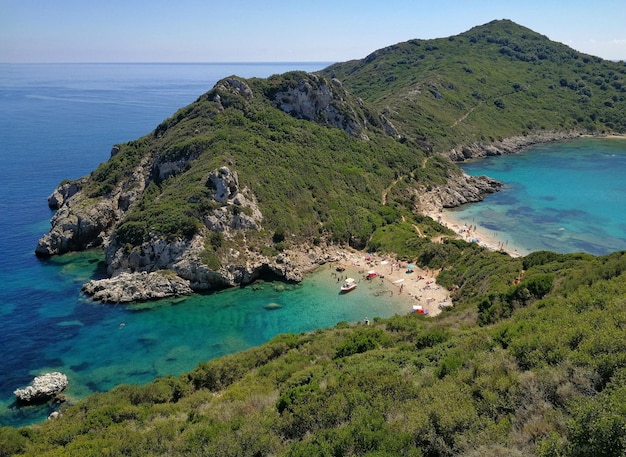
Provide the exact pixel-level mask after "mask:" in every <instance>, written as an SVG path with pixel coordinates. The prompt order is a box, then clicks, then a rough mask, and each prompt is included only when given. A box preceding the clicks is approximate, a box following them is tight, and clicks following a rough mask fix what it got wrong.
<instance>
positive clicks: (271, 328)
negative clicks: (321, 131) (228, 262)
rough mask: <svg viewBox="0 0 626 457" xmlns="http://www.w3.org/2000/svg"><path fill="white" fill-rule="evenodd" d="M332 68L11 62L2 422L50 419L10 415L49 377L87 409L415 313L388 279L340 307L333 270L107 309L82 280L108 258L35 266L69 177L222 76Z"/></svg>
mask: <svg viewBox="0 0 626 457" xmlns="http://www.w3.org/2000/svg"><path fill="white" fill-rule="evenodd" d="M327 65H328V63H280V64H279V63H271V64H171V65H169V64H136V65H129V64H81V65H74V64H66V65H4V64H0V155H1V156H0V158H1V163H2V166H1V167H0V183H2V188H3V189H4V191H3V192H4V197H3V198H2V199H0V213H1V214H2V217H0V252H1V253H2V259H3V260H2V262H0V322H1V325H2V329H1V331H0V348H2V357H0V425H13V426H19V425H25V424H29V423H33V422H36V421H40V420H43V419H44V418H45V417H46V416H47V415H48V413H49V412H50V411H51V410H52V408H54V406H50V405H46V406H40V407H28V408H16V407H15V405H14V404H13V403H14V401H13V400H14V397H13V391H14V390H15V389H16V388H22V387H25V386H26V385H28V383H29V382H30V381H31V380H32V378H33V377H34V376H36V375H38V374H41V373H44V372H48V371H53V370H54V371H57V370H58V371H62V372H63V373H66V374H67V375H68V377H69V381H70V385H69V387H68V389H67V391H66V393H67V395H68V396H69V397H70V398H74V399H78V398H81V397H84V396H86V395H88V394H90V393H93V392H98V391H104V390H107V389H110V388H112V387H113V386H115V385H117V384H121V383H138V384H142V383H146V382H149V381H150V380H152V379H154V378H155V377H157V376H162V375H168V374H174V375H177V374H179V373H181V372H187V371H190V370H192V369H193V368H194V367H195V366H196V365H197V364H198V363H200V362H202V361H206V360H210V359H212V358H215V357H217V356H221V355H224V354H229V353H233V352H236V351H240V350H242V349H246V348H249V347H251V346H255V345H259V344H261V343H263V342H265V341H267V340H269V339H271V338H272V337H274V336H275V335H277V334H279V333H288V332H295V333H299V332H306V331H312V330H314V329H317V328H324V327H330V326H333V325H335V324H336V323H337V322H340V321H350V322H353V321H358V320H361V319H363V318H364V317H365V316H369V317H370V318H373V317H376V316H379V317H386V316H391V315H394V314H396V313H405V312H407V311H408V310H407V309H406V302H404V301H401V300H400V299H399V297H396V298H395V299H394V298H391V297H390V293H389V291H388V290H387V289H385V285H384V284H381V283H378V282H376V283H370V284H367V285H365V284H363V285H361V286H360V287H359V288H358V289H357V290H355V291H354V292H351V293H350V294H348V295H343V296H340V295H339V294H338V290H339V284H338V283H337V278H336V277H334V276H333V273H334V271H333V270H332V269H330V268H328V267H323V268H320V270H319V271H318V272H316V273H314V274H312V275H311V276H309V277H307V278H306V280H305V281H304V283H303V284H301V285H285V284H273V283H264V284H260V285H255V287H247V288H242V289H233V290H227V291H222V292H219V293H214V294H205V295H195V296H192V297H190V298H187V299H178V300H165V301H161V302H154V303H144V304H141V305H136V306H112V305H102V304H99V303H94V302H92V301H90V300H88V299H86V298H85V297H84V296H82V295H81V293H80V287H81V285H82V284H83V283H84V282H86V281H88V280H89V279H90V278H93V277H98V276H99V275H102V271H100V270H99V267H98V266H99V265H100V262H101V260H102V255H101V253H100V252H97V251H95V252H88V253H81V254H71V255H64V256H61V257H56V258H53V259H50V260H40V259H37V258H36V257H35V255H34V249H35V247H36V245H37V240H38V238H39V237H40V236H41V235H42V234H43V233H45V232H47V231H48V229H49V221H50V218H51V216H52V215H53V212H52V211H50V210H49V209H48V206H47V197H48V195H49V194H50V193H51V192H52V191H53V190H54V188H55V187H56V186H57V184H58V183H59V182H61V181H62V180H63V179H66V178H69V179H74V178H78V177H80V176H83V175H85V174H88V173H89V172H90V171H91V170H93V169H94V168H95V167H96V166H97V165H98V164H99V163H101V162H104V161H106V160H107V159H108V158H109V154H110V151H111V147H112V146H113V145H114V144H115V143H119V142H124V141H129V140H133V139H136V138H138V137H140V136H142V135H145V134H147V133H149V132H151V131H152V130H153V129H154V128H155V127H156V126H157V125H158V124H159V123H160V122H161V121H162V120H164V119H165V118H167V117H169V116H170V115H172V114H174V112H175V111H176V110H177V109H178V108H180V107H183V106H185V105H187V104H189V103H191V102H193V101H194V100H196V99H197V98H198V97H199V96H200V95H202V94H203V93H205V92H206V91H208V90H210V89H211V88H212V87H213V85H214V84H215V83H216V82H217V81H218V80H219V79H221V78H223V77H226V76H230V75H233V74H236V75H239V76H242V77H253V76H254V77H267V76H269V75H272V74H276V73H283V72H286V71H289V70H306V71H315V70H319V69H322V68H324V67H326V66H327ZM355 273H356V272H355ZM269 304H274V305H273V306H271V307H269V308H270V309H267V308H266V307H267V305H269ZM276 305H278V306H276ZM121 323H124V324H125V325H124V326H120V324H121Z"/></svg>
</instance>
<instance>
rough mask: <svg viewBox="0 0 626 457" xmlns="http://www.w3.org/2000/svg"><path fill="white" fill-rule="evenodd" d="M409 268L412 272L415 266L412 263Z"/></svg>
mask: <svg viewBox="0 0 626 457" xmlns="http://www.w3.org/2000/svg"><path fill="white" fill-rule="evenodd" d="M407 268H408V269H409V270H412V269H413V268H415V265H413V264H412V263H410V264H408V266H407Z"/></svg>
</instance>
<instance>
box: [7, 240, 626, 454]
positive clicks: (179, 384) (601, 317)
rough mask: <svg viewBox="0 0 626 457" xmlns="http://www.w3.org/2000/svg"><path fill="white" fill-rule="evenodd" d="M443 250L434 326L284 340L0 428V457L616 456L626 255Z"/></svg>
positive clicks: (625, 444) (345, 329)
mask: <svg viewBox="0 0 626 457" xmlns="http://www.w3.org/2000/svg"><path fill="white" fill-rule="evenodd" d="M447 250H448V254H447V255H446V256H445V257H442V259H443V260H444V261H445V262H449V263H448V264H447V267H446V268H447V269H446V275H445V276H446V278H447V279H446V280H447V281H455V282H456V283H457V285H459V286H460V288H459V290H458V291H457V293H456V299H455V301H456V303H457V304H456V307H455V309H454V310H452V311H449V312H446V313H444V314H443V315H441V316H440V317H438V318H436V319H430V318H424V317H423V316H420V315H417V314H415V315H408V316H397V317H393V318H390V319H384V320H380V319H376V320H375V321H374V322H373V323H372V324H371V325H369V326H366V325H363V324H356V325H353V324H352V325H350V324H347V323H339V324H338V325H337V326H336V327H334V328H332V329H328V330H323V331H317V332H313V333H310V334H300V335H294V334H287V335H281V336H278V337H276V338H274V339H273V340H271V341H270V342H268V343H267V344H265V345H263V346H261V347H258V348H254V349H250V350H248V351H245V352H242V353H239V354H235V355H232V356H228V357H223V358H220V359H216V360H212V361H210V362H206V363H202V364H200V365H199V366H198V367H197V368H196V369H195V370H194V371H192V372H191V373H189V374H187V375H183V376H180V377H168V378H162V379H157V380H155V381H154V382H152V383H149V384H147V385H145V386H129V385H124V386H119V387H117V388H115V389H113V390H112V391H110V392H107V393H102V394H97V395H94V396H91V397H89V398H88V399H86V400H85V401H82V402H80V403H79V404H77V405H75V406H71V407H69V408H66V409H64V411H63V416H62V417H61V418H60V419H58V420H55V421H47V422H46V423H43V424H40V425H37V426H35V427H31V428H24V429H19V430H16V429H11V428H3V429H0V449H3V451H0V454H2V452H3V454H2V455H11V454H15V455H30V456H76V455H81V456H82V455H126V456H144V455H211V456H259V455H285V456H307V457H308V456H312V455H315V456H336V455H369V456H375V455H376V456H382V455H411V456H452V455H472V456H485V455H494V456H496V455H519V456H522V455H540V456H563V457H564V456H572V457H573V456H579V457H583V456H620V455H623V454H624V452H626V433H625V428H626V395H625V394H626V390H625V389H626V387H625V386H626V383H625V381H626V272H625V271H626V253H625V252H620V253H615V254H612V255H609V256H605V257H597V258H596V257H593V256H590V255H557V254H553V253H549V252H537V253H534V254H531V255H529V256H527V257H525V258H523V259H512V258H509V257H507V256H504V255H502V254H500V253H495V252H489V251H485V250H483V249H481V248H478V247H476V246H475V245H469V244H465V243H463V242H455V243H453V244H452V245H450V246H447ZM454 259H456V260H454ZM522 269H523V270H524V274H523V276H522V279H521V281H520V282H519V284H514V279H515V278H516V277H519V275H520V272H521V271H522Z"/></svg>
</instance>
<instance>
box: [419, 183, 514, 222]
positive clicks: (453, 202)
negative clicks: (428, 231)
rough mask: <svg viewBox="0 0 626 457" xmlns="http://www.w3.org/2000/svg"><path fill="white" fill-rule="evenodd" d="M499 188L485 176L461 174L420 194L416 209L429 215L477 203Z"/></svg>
mask: <svg viewBox="0 0 626 457" xmlns="http://www.w3.org/2000/svg"><path fill="white" fill-rule="evenodd" d="M500 187H502V183H500V182H499V181H496V180H495V179H492V178H489V177H487V176H469V175H468V174H466V173H462V174H459V175H457V176H452V177H449V178H448V182H447V183H446V184H445V185H442V186H438V187H435V188H433V189H431V190H428V191H424V192H423V193H421V194H420V195H419V207H418V209H419V210H420V211H421V212H423V213H425V214H429V213H433V212H435V211H439V210H440V209H442V208H455V207H457V206H461V205H464V204H466V203H473V202H479V201H482V200H483V199H484V198H485V196H486V195H489V194H493V193H494V192H497V191H498V190H499V189H500Z"/></svg>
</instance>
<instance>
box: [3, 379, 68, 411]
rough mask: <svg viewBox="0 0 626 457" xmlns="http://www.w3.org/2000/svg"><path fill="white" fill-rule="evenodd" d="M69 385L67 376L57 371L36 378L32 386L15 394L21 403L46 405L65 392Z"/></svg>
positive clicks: (16, 391)
mask: <svg viewBox="0 0 626 457" xmlns="http://www.w3.org/2000/svg"><path fill="white" fill-rule="evenodd" d="M67 385H68V381H67V376H65V375H64V374H63V373H59V372H58V371H57V372H54V373H46V374H43V375H41V376H36V377H35V379H33V382H32V384H31V385H30V386H28V387H25V388H24V389H16V390H15V391H14V392H13V393H14V394H15V397H16V398H17V401H18V402H20V403H25V404H33V403H44V402H46V401H48V400H50V399H52V398H54V397H56V396H57V395H58V394H59V393H61V392H63V391H64V390H65V388H66V387H67Z"/></svg>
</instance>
